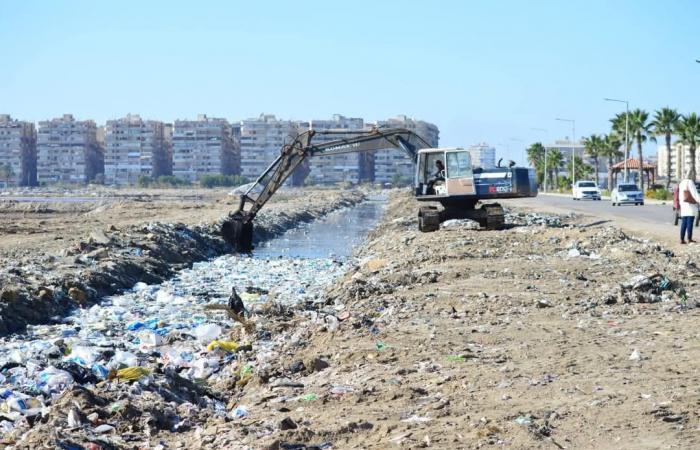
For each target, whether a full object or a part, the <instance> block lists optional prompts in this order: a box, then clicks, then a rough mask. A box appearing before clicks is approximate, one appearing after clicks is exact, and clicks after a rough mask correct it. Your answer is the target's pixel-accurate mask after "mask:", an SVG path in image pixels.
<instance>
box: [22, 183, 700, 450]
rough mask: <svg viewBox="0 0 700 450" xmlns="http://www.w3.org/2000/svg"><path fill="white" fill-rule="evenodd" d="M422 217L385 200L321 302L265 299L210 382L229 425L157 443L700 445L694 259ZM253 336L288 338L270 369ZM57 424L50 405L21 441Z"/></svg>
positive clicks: (593, 234) (536, 230) (595, 235)
mask: <svg viewBox="0 0 700 450" xmlns="http://www.w3.org/2000/svg"><path fill="white" fill-rule="evenodd" d="M416 209H417V204H416V203H415V201H414V200H413V199H411V198H409V197H408V195H406V194H402V195H399V196H396V197H395V198H393V200H392V201H391V203H390V205H389V208H388V210H387V214H386V217H385V219H384V220H383V222H382V224H380V226H379V227H378V228H377V229H376V230H375V231H374V232H373V233H372V234H371V235H370V236H369V238H368V239H367V242H366V244H365V245H363V246H362V248H360V249H359V250H358V257H359V258H360V261H361V262H360V263H359V265H358V266H357V267H356V268H355V269H352V270H350V271H349V272H348V273H347V275H346V276H345V277H344V278H343V279H340V280H339V281H338V282H337V283H335V284H334V285H333V286H330V287H329V289H328V291H327V301H326V303H325V304H322V305H320V306H318V305H316V306H314V305H305V306H303V307H302V308H300V309H297V310H289V309H288V308H283V307H281V306H280V305H278V304H275V302H274V301H271V302H270V304H269V305H266V306H265V307H264V308H262V309H260V308H257V311H258V312H256V313H255V314H254V315H253V316H252V317H251V318H250V321H251V322H252V323H253V324H254V326H255V329H256V330H255V332H254V333H251V334H246V333H244V332H243V331H242V330H240V329H238V328H236V329H234V330H233V331H232V334H231V337H232V338H235V339H237V340H239V341H241V342H251V343H252V345H253V351H252V352H249V353H241V354H240V355H239V356H238V358H237V359H235V360H233V361H230V362H229V363H227V364H229V366H227V370H228V371H229V372H230V373H232V374H241V375H236V376H233V377H232V378H231V379H230V380H228V381H227V382H223V383H220V384H217V385H214V386H207V385H206V383H205V382H204V384H202V386H205V387H206V388H207V389H212V390H214V391H216V392H218V393H219V395H222V396H225V398H226V399H227V401H228V405H227V409H228V411H230V412H231V414H229V415H228V417H226V418H224V417H216V416H212V415H205V416H202V417H200V418H199V419H198V420H199V422H197V424H196V425H195V426H193V427H192V428H191V429H189V430H188V431H184V432H178V433H174V432H173V433H171V432H168V431H167V430H161V431H159V432H158V433H157V434H153V435H150V437H148V438H145V440H146V441H148V442H149V443H150V444H149V445H151V446H155V445H157V444H159V445H163V448H210V449H218V448H225V449H244V448H245V449H248V448H254V449H258V448H266V449H299V450H301V449H321V448H336V449H345V448H349V449H365V448H368V449H387V448H405V449H412V448H441V449H442V448H445V449H448V448H449V449H462V448H485V447H505V448H517V449H525V448H547V449H549V448H603V449H607V448H615V449H618V448H628V449H640V448H649V449H651V448H698V446H700V407H699V406H698V405H700V388H699V387H698V386H699V385H700V363H699V362H698V361H699V359H700V345H698V331H697V330H698V327H697V322H698V318H699V317H700V310H698V309H697V306H698V302H697V301H696V300H697V299H698V294H700V284H699V278H698V277H699V276H700V268H699V267H698V266H696V265H695V263H694V261H695V259H696V256H697V253H698V251H699V250H698V248H696V247H694V246H688V247H686V248H683V249H680V250H679V251H676V250H675V249H674V250H673V251H670V250H669V249H668V248H667V247H665V246H664V245H658V244H656V243H654V242H649V241H644V240H640V239H636V238H634V237H633V236H631V235H628V234H626V233H625V232H623V231H621V230H620V229H619V228H615V227H612V226H610V224H609V223H599V221H595V220H593V221H592V220H590V218H586V217H570V218H565V219H564V226H563V227H557V226H548V225H538V224H535V223H533V221H532V220H531V218H528V217H525V216H519V217H516V218H515V223H516V226H512V227H510V228H508V229H506V230H502V231H475V230H472V229H469V228H468V227H459V226H458V227H456V228H443V229H441V230H440V231H437V232H435V233H420V232H418V231H417V229H416V228H417V227H416V223H415V219H416V218H415V211H416ZM674 252H675V253H674ZM657 274H658V276H655V275H657ZM647 276H651V278H645V277H647ZM260 336H268V337H267V338H265V339H269V336H272V339H273V340H274V342H277V343H279V345H278V346H276V347H273V348H272V350H269V349H267V350H265V353H266V354H267V356H266V357H265V358H262V357H261V356H260V355H261V350H260V348H261V347H259V346H258V345H259V344H258V342H257V339H261V338H260ZM247 367H253V368H254V369H252V370H253V375H252V377H249V376H248V375H246V376H245V378H244V376H243V375H242V373H243V372H244V368H247ZM245 371H246V372H247V371H248V369H245ZM239 376H240V378H238V377H239ZM76 392H78V393H77V394H76ZM76 392H72V393H71V394H70V395H66V396H65V401H66V402H68V401H71V398H75V397H74V396H75V395H81V394H80V393H79V391H76ZM93 392H94V393H95V394H99V395H101V396H106V397H107V398H110V397H109V396H110V395H112V394H110V391H109V389H108V388H106V387H103V388H99V389H98V388H95V389H94V390H93ZM71 396H73V397H71ZM239 407H245V411H247V412H246V414H243V415H242V417H233V414H232V413H233V411H235V410H236V408H239ZM95 408H96V409H97V410H100V411H102V410H104V409H105V408H104V407H102V406H99V407H95ZM65 414H66V412H65V411H63V410H59V409H54V410H52V412H51V417H50V418H49V419H47V422H46V423H45V425H42V426H36V427H35V430H36V432H33V434H32V436H33V438H32V439H29V440H28V441H27V444H28V445H29V444H31V445H34V444H38V443H39V442H45V441H46V439H48V438H47V435H45V434H43V433H45V432H49V431H50V430H55V429H59V428H60V427H61V426H65V425H63V424H65V421H66V418H65ZM103 414H104V415H105V416H107V415H109V413H108V412H106V411H102V412H100V415H101V416H102V415H103ZM113 419H114V420H118V419H116V418H114V416H113ZM120 423H121V422H120ZM118 427H119V429H120V430H121V429H122V428H123V427H124V429H127V428H126V427H127V426H126V425H125V424H124V425H118ZM42 430H43V431H42ZM42 439H44V440H43V441H42ZM18 448H19V447H18ZM21 448H24V447H21ZM114 448H116V447H114ZM120 448H121V447H120ZM130 448H131V447H130ZM134 448H135V447H134Z"/></svg>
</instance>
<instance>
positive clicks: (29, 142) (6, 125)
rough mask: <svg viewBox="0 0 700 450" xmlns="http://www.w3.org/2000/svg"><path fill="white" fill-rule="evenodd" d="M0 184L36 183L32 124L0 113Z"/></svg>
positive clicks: (30, 184) (29, 184)
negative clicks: (0, 168) (1, 167)
mask: <svg viewBox="0 0 700 450" xmlns="http://www.w3.org/2000/svg"><path fill="white" fill-rule="evenodd" d="M0 166H5V167H4V170H3V171H2V175H0V185H7V186H13V185H14V186H34V185H35V184H36V133H35V130H34V124H33V123H30V122H23V121H19V120H16V119H12V117H10V115H9V114H0Z"/></svg>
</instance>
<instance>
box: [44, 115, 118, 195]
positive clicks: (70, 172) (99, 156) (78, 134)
mask: <svg viewBox="0 0 700 450" xmlns="http://www.w3.org/2000/svg"><path fill="white" fill-rule="evenodd" d="M36 151H37V180H38V182H39V183H48V184H50V183H57V182H62V183H87V182H88V181H90V180H93V179H94V178H95V176H96V175H97V174H98V173H104V153H103V152H102V149H101V147H100V146H99V144H98V141H97V126H96V125H95V122H93V121H92V120H83V121H78V120H75V118H74V117H73V116H72V115H71V114H64V115H63V116H62V117H59V118H55V119H51V120H45V121H41V122H39V127H38V130H37V141H36Z"/></svg>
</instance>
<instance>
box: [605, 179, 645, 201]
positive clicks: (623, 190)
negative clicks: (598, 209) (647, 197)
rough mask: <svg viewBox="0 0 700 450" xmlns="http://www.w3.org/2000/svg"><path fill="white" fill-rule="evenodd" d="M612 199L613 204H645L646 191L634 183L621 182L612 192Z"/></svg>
mask: <svg viewBox="0 0 700 450" xmlns="http://www.w3.org/2000/svg"><path fill="white" fill-rule="evenodd" d="M610 201H611V202H612V205H613V206H616V205H617V206H620V205H623V204H630V205H632V204H634V205H643V204H644V192H642V191H641V190H640V189H639V188H638V187H637V185H636V184H634V183H621V184H618V185H617V187H616V188H615V189H613V191H612V193H611V194H610Z"/></svg>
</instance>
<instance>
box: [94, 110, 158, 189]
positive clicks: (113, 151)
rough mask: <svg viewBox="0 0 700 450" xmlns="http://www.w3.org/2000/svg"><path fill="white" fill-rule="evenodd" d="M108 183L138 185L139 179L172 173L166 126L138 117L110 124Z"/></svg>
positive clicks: (106, 133)
mask: <svg viewBox="0 0 700 450" xmlns="http://www.w3.org/2000/svg"><path fill="white" fill-rule="evenodd" d="M104 148H105V183H107V184H116V185H131V184H135V183H136V181H137V180H138V178H139V176H142V175H143V176H149V177H158V176H161V175H167V174H168V172H169V170H168V168H169V165H170V164H169V157H170V155H169V154H168V148H167V145H166V140H165V126H164V124H163V122H158V121H155V120H143V119H141V117H140V116H139V115H137V114H127V115H126V117H123V118H121V119H115V120H108V121H107V123H106V125H105V130H104Z"/></svg>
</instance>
